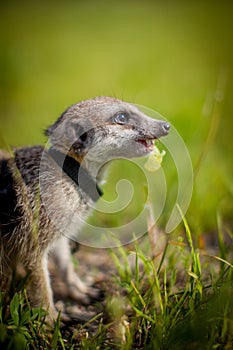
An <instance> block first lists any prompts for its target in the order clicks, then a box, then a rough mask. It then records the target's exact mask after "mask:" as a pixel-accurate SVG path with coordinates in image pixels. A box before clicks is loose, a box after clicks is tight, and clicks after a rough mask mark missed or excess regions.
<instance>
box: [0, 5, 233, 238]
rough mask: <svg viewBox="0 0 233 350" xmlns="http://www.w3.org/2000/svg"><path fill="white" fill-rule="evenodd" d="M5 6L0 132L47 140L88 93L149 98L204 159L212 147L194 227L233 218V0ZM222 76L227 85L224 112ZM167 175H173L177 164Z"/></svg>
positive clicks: (192, 215)
mask: <svg viewBox="0 0 233 350" xmlns="http://www.w3.org/2000/svg"><path fill="white" fill-rule="evenodd" d="M0 6H1V21H0V26H1V56H0V57H1V58H0V69H1V94H0V99H1V100H0V108H1V113H0V126H1V128H0V132H1V138H2V139H3V138H4V140H5V143H6V144H8V145H14V146H18V145H27V144H35V143H42V142H44V141H45V137H44V136H43V130H44V129H45V127H46V126H48V125H49V124H51V123H52V122H53V121H54V120H55V119H56V118H57V117H58V116H59V115H60V114H61V113H62V112H63V111H64V110H65V109H66V108H67V106H69V105H71V104H73V103H75V102H78V101H80V100H82V99H86V98H90V97H94V96H98V95H111V96H115V97H118V98H123V99H124V100H126V101H130V102H134V103H137V104H142V105H145V106H147V107H149V108H152V109H155V110H157V111H158V112H160V113H161V114H162V115H164V116H165V117H166V118H167V119H168V120H170V122H171V123H172V124H173V125H174V126H175V127H176V129H177V130H178V131H179V133H180V135H181V136H182V137H183V139H184V141H185V142H186V145H187V147H188V149H189V152H190V155H191V159H192V162H193V166H194V169H196V167H197V164H198V161H199V159H200V157H201V156H203V158H202V160H201V162H200V163H199V165H200V167H199V168H198V172H197V176H196V178H195V186H194V192H193V199H192V202H191V205H190V209H189V211H188V220H189V223H190V225H191V227H192V229H194V230H195V232H196V233H200V232H203V231H208V232H211V231H212V230H214V229H215V228H216V214H217V212H219V213H220V215H221V218H222V220H223V221H224V223H225V225H227V226H228V227H229V226H232V221H233V220H232V192H233V185H232V139H233V137H232V132H233V130H232V126H233V115H232V111H233V96H232V92H233V78H232V77H233V74H232V68H233V47H232V43H233V39H232V38H233V3H232V2H230V1H222V2H219V1H202V2H201V1H93V0H92V1H91V0H89V1H50V2H49V1H47V2H46V1H37V2H36V1H34V2H33V1H30V2H24V1H20V2H19V1H18V2H16V1H15V2H12V1H8V2H3V3H2V4H1V5H0ZM219 79H220V85H221V86H220V88H218V89H220V90H221V91H220V92H221V93H223V91H224V90H225V92H224V100H223V101H221V103H220V104H219V106H218V108H219V109H220V117H218V115H217V117H216V115H215V114H214V113H213V106H214V98H215V95H216V86H217V85H219V84H218V81H219ZM224 86H225V88H224ZM218 95H219V94H218ZM213 118H214V119H213ZM211 121H212V129H211V130H212V132H211V135H212V136H211V138H210V140H209V141H208V144H207V146H205V144H206V140H207V139H208V133H209V130H210V126H211ZM1 147H4V141H3V140H2V141H1ZM166 175H167V179H168V183H169V181H170V183H172V181H173V179H174V174H173V173H172V170H171V171H170V173H169V167H168V168H167V169H166Z"/></svg>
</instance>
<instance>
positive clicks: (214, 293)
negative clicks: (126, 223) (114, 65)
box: [0, 219, 233, 350]
mask: <svg viewBox="0 0 233 350" xmlns="http://www.w3.org/2000/svg"><path fill="white" fill-rule="evenodd" d="M184 229H185V231H184V232H185V234H184V235H183V236H182V237H180V238H176V240H175V241H174V240H172V239H171V238H170V239H169V240H168V241H167V242H166V243H165V249H164V250H163V252H160V254H157V257H154V258H152V257H153V253H155V252H153V249H154V247H153V246H151V245H150V243H148V242H150V240H148V239H147V238H148V237H144V243H143V242H141V244H139V243H138V242H137V241H136V242H135V244H134V245H133V246H131V248H126V247H119V248H117V249H114V250H112V252H110V255H111V258H112V259H113V261H114V263H115V266H116V269H117V273H116V274H115V277H114V278H113V281H112V282H111V283H112V284H111V290H112V292H109V293H108V295H107V296H106V301H105V304H106V307H105V310H104V314H100V315H97V316H96V317H94V319H92V320H90V321H89V322H88V323H86V324H85V325H81V324H80V325H78V324H77V325H76V331H74V330H73V334H70V333H69V336H68V337H66V336H65V333H63V334H62V332H61V329H60V323H59V320H58V321H57V323H56V325H55V327H54V329H51V330H50V331H48V329H46V327H45V316H46V312H45V311H43V310H41V309H30V306H29V304H28V302H27V299H26V298H25V295H24V294H22V293H15V294H14V295H13V297H12V299H11V300H10V302H9V301H8V303H7V302H6V295H5V294H4V293H1V300H0V322H1V323H0V344H1V345H2V346H5V349H28V348H30V349H90V348H91V349H122V350H126V349H132V348H134V349H200V348H204V349H231V348H232V344H233V320H232V316H233V315H232V309H233V299H232V293H233V264H232V263H233V260H232V259H233V257H232V249H229V247H228V246H226V245H224V243H223V242H222V236H221V231H219V255H210V254H207V253H206V252H205V253H203V252H202V251H200V250H198V249H196V248H195V246H194V243H193V238H192V235H191V232H190V229H189V227H188V224H187V222H186V220H185V219H184ZM153 234H154V233H153V232H149V233H148V235H153ZM232 241H233V236H232V235H231V245H232V243H233V242H232ZM130 255H131V258H132V256H133V263H132V259H130V258H129V256H130ZM213 266H214V268H213ZM211 267H212V268H211ZM7 305H8V306H7ZM103 317H104V318H103ZM103 319H105V322H104V321H103ZM106 319H108V321H107V322H106ZM94 321H95V322H96V321H98V327H97V330H96V331H95V334H91V335H90V334H89V333H88V326H90V325H91V324H92V322H94Z"/></svg>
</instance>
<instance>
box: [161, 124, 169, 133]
mask: <svg viewBox="0 0 233 350" xmlns="http://www.w3.org/2000/svg"><path fill="white" fill-rule="evenodd" d="M162 129H163V131H164V132H165V133H166V134H168V132H169V130H170V124H169V123H167V122H165V123H163V124H162Z"/></svg>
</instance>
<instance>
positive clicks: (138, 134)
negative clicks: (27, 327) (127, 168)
mask: <svg viewBox="0 0 233 350" xmlns="http://www.w3.org/2000/svg"><path fill="white" fill-rule="evenodd" d="M168 132H169V124H168V123H167V122H166V121H161V120H155V119H152V118H150V117H148V116H146V115H145V114H143V113H142V112H141V111H140V110H139V109H138V108H137V107H136V106H134V105H132V104H130V103H126V102H123V101H121V100H118V99H115V98H111V97H97V98H93V99H89V100H85V101H82V102H80V103H77V104H75V105H72V106H71V107H69V108H68V109H67V110H66V111H65V112H64V113H63V114H62V115H61V116H60V117H59V118H58V119H57V121H56V122H55V123H54V124H53V125H51V126H50V127H49V128H48V129H47V130H46V132H45V134H46V136H48V137H49V144H50V147H42V146H34V147H24V148H17V149H15V150H14V154H13V155H11V154H7V153H6V152H1V153H0V278H1V280H0V282H1V284H2V286H3V285H6V281H7V280H8V278H9V276H10V275H11V274H12V271H13V269H14V268H15V267H16V266H17V265H18V264H21V265H23V267H24V269H25V271H26V272H27V274H28V280H27V293H28V296H29V300H30V302H31V305H32V307H39V306H41V305H43V306H44V307H46V308H47V309H48V310H49V314H50V318H51V319H56V317H57V310H56V308H55V305H54V301H53V293H52V289H51V286H50V279H49V273H48V254H49V252H50V251H51V250H53V254H54V256H55V259H56V263H57V267H58V268H59V269H60V271H61V276H62V278H63V280H64V282H65V284H66V285H67V286H68V288H69V292H70V294H71V295H72V297H73V298H77V300H80V298H82V295H83V298H84V300H85V298H87V299H86V300H88V296H90V295H92V294H95V290H93V289H92V288H91V287H88V286H86V285H85V284H84V283H83V282H82V281H81V280H80V278H79V277H78V276H77V275H76V272H75V271H74V266H73V264H72V261H71V253H70V250H69V243H68V238H67V237H71V236H72V235H76V234H78V232H79V231H80V230H81V228H82V225H83V223H84V222H85V219H86V218H87V217H88V215H89V213H90V211H91V209H92V207H93V204H94V203H95V202H96V201H97V200H98V198H99V197H100V196H101V195H102V190H101V188H100V184H101V181H102V179H103V176H104V172H105V168H106V164H107V165H108V164H109V163H110V161H111V160H112V159H114V158H117V157H127V158H133V157H143V156H146V155H148V154H149V153H150V152H152V151H153V147H154V144H153V142H154V140H155V139H158V138H160V137H162V136H166V135H167V134H168Z"/></svg>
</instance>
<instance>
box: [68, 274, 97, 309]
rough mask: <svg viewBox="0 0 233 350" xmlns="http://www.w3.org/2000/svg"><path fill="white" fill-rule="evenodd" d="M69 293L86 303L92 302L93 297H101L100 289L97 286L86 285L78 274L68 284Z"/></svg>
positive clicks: (73, 297) (75, 298)
mask: <svg viewBox="0 0 233 350" xmlns="http://www.w3.org/2000/svg"><path fill="white" fill-rule="evenodd" d="M67 291H68V295H69V296H70V297H71V298H72V299H74V300H77V301H79V302H81V303H82V304H84V305H88V304H90V302H91V300H92V299H99V297H100V291H99V290H98V289H97V288H94V287H91V286H88V285H86V284H85V283H84V282H83V281H82V280H81V279H80V278H79V277H78V276H77V275H76V274H75V275H73V278H72V281H71V280H69V281H68V284H67Z"/></svg>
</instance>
